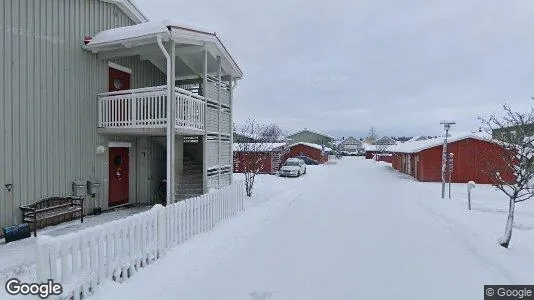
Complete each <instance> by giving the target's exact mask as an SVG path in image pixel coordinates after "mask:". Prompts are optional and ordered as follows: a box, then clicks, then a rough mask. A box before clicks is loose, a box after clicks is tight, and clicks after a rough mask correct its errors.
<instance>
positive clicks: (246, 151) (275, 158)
mask: <svg viewBox="0 0 534 300" xmlns="http://www.w3.org/2000/svg"><path fill="white" fill-rule="evenodd" d="M288 154H289V148H288V146H287V144H285V143H235V144H234V173H243V172H244V171H245V167H246V165H247V164H248V166H249V168H251V167H255V166H257V167H258V168H260V171H259V173H262V174H276V173H277V172H278V170H279V169H280V166H281V165H282V162H284V161H285V160H286V159H287V155H288Z"/></svg>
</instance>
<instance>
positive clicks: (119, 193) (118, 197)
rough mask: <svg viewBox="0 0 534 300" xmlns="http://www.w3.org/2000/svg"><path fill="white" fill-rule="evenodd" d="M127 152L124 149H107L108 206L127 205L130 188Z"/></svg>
mask: <svg viewBox="0 0 534 300" xmlns="http://www.w3.org/2000/svg"><path fill="white" fill-rule="evenodd" d="M128 150H129V149H128V148H125V147H112V148H109V195H108V203H109V204H108V205H109V206H114V205H119V204H125V203H128V196H129V193H128V191H129V187H130V184H129V182H130V180H129V163H130V159H129V155H128Z"/></svg>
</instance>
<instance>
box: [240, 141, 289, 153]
mask: <svg viewBox="0 0 534 300" xmlns="http://www.w3.org/2000/svg"><path fill="white" fill-rule="evenodd" d="M286 145H287V144H286V143H234V151H242V152H268V151H273V150H274V149H276V148H280V147H284V146H286Z"/></svg>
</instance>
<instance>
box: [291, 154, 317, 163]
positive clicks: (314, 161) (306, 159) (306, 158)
mask: <svg viewBox="0 0 534 300" xmlns="http://www.w3.org/2000/svg"><path fill="white" fill-rule="evenodd" d="M296 158H298V159H301V160H303V161H304V163H305V164H307V165H318V164H319V162H318V161H316V160H314V159H311V158H309V157H307V156H303V155H300V156H297V157H296Z"/></svg>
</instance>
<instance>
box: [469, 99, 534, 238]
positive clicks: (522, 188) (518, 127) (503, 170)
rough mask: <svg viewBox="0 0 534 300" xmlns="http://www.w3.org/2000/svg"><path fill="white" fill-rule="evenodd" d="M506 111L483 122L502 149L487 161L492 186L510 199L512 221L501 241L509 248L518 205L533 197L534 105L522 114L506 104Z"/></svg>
mask: <svg viewBox="0 0 534 300" xmlns="http://www.w3.org/2000/svg"><path fill="white" fill-rule="evenodd" d="M503 109H504V116H503V117H496V116H495V115H491V116H490V117H489V118H488V119H483V118H479V119H480V120H481V121H482V123H483V124H484V126H485V127H486V130H488V131H490V132H491V133H492V135H493V138H494V141H495V143H497V144H498V145H499V146H500V148H499V149H500V150H495V151H494V153H491V154H489V155H491V156H492V159H485V161H487V162H488V163H487V165H486V169H485V170H484V171H485V172H486V173H487V174H488V175H489V176H490V179H491V180H492V184H493V185H494V186H495V187H496V188H498V189H499V190H500V191H502V192H503V193H504V194H505V195H506V196H507V197H508V199H509V200H508V201H509V204H508V219H507V221H506V227H505V231H504V235H503V236H502V237H501V238H500V239H499V243H500V245H501V246H503V247H505V248H508V246H509V244H510V240H511V238H512V228H513V226H514V212H515V205H516V203H519V202H523V201H527V200H529V199H530V198H531V197H532V196H533V194H532V180H533V178H534V146H533V141H534V136H533V134H534V133H533V132H532V127H531V126H532V124H534V108H533V107H532V106H531V108H530V111H529V112H528V113H519V112H515V111H513V110H512V108H511V107H510V106H508V105H507V104H504V105H503ZM491 161H493V162H496V163H491Z"/></svg>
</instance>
